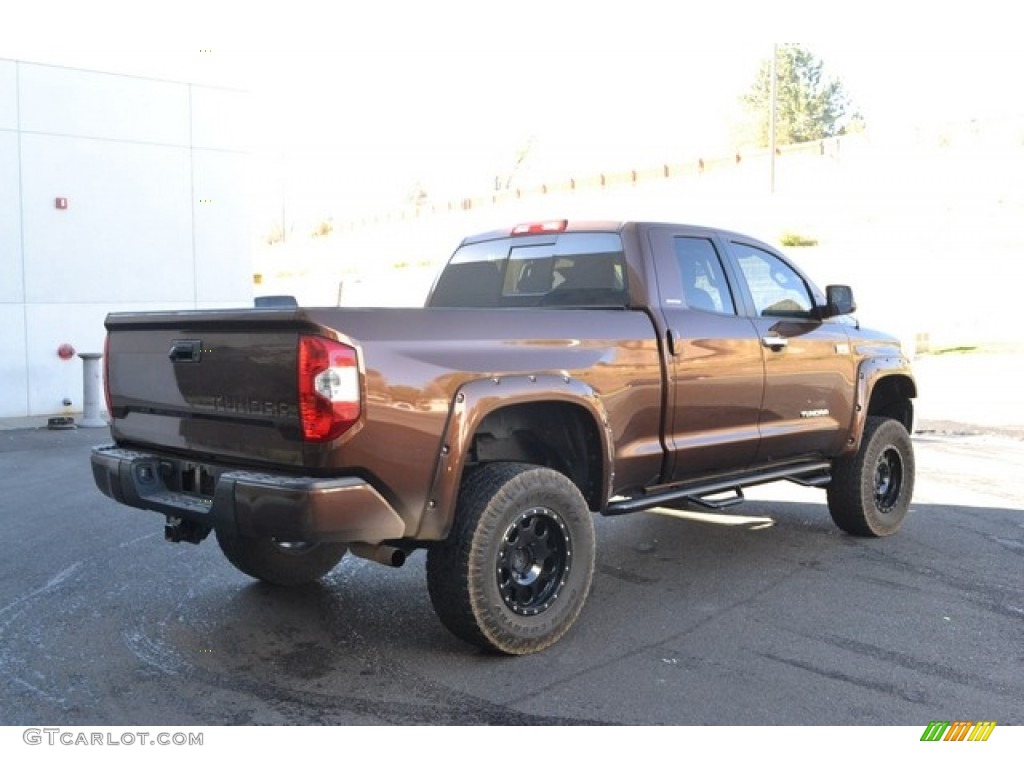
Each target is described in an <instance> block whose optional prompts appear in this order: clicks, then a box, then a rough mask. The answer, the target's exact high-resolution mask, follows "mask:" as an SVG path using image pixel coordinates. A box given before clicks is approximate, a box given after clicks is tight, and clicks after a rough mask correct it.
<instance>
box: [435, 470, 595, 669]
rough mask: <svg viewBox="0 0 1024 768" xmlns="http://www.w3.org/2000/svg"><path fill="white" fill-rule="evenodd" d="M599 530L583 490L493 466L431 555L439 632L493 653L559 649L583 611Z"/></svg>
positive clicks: (465, 497)
mask: <svg viewBox="0 0 1024 768" xmlns="http://www.w3.org/2000/svg"><path fill="white" fill-rule="evenodd" d="M593 571H594V527H593V521H592V519H591V512H590V510H589V509H588V508H587V503H586V501H585V500H584V499H583V496H582V494H580V492H579V489H578V488H576V486H575V485H574V484H573V483H572V482H571V481H570V480H569V479H568V478H567V477H565V476H564V475H562V474H560V473H558V472H555V471H554V470H551V469H547V468H545V467H537V466H533V465H529V464H511V463H499V464H488V465H486V466H484V467H482V468H480V469H478V470H476V471H475V472H474V473H473V474H471V475H470V476H469V477H468V478H467V480H466V481H465V483H464V484H463V487H462V490H461V492H460V494H459V502H458V508H457V511H456V519H455V523H454V525H453V527H452V530H451V532H450V533H449V535H448V538H447V539H445V540H444V541H442V542H438V543H437V544H435V545H434V546H433V547H431V549H430V551H429V552H428V553H427V587H428V589H429V592H430V599H431V602H432V603H433V605H434V610H435V611H436V612H437V615H438V617H439V618H440V619H441V622H442V623H443V624H444V625H445V626H446V627H447V628H448V629H449V630H450V631H451V632H452V633H454V634H455V635H457V636H458V637H460V638H462V639H463V640H466V641H468V642H470V643H473V644H475V645H478V646H480V647H482V648H486V649H489V650H494V651H499V652H501V653H507V654H515V655H519V654H527V653H535V652H536V651H540V650H543V649H544V648H547V647H548V646H550V645H552V644H553V643H555V642H557V641H558V640H559V639H560V638H561V637H562V636H563V635H564V634H565V633H566V632H568V631H569V628H570V627H571V626H572V624H573V623H574V622H575V620H576V618H577V617H578V616H579V614H580V611H581V610H582V609H583V604H584V602H585V601H586V598H587V593H588V592H589V590H590V584H591V580H592V578H593Z"/></svg>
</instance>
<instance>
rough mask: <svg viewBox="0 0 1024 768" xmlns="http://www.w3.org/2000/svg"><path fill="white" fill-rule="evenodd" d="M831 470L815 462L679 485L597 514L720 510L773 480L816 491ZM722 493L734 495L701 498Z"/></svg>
mask: <svg viewBox="0 0 1024 768" xmlns="http://www.w3.org/2000/svg"><path fill="white" fill-rule="evenodd" d="M831 468H832V464H831V463H830V462H828V461H818V462H812V463H808V464H800V465H796V466H789V467H779V468H776V469H767V470H762V471H760V472H752V473H750V474H749V475H738V476H734V477H728V478H722V479H720V480H712V481H711V482H707V483H702V484H699V485H681V486H679V487H677V488H671V489H669V490H667V491H660V492H658V493H652V494H648V495H645V496H633V497H631V498H628V499H619V500H616V501H612V502H610V503H609V504H608V506H607V507H605V509H603V510H602V511H601V514H602V515H605V516H608V517H611V516H614V515H626V514H629V513H630V512H642V511H644V510H645V509H652V508H654V507H665V506H671V505H672V504H678V503H680V502H690V503H693V504H697V505H699V506H702V507H705V508H708V509H722V508H724V507H731V506H733V505H734V504H739V503H740V502H741V501H743V491H742V490H741V489H743V488H750V487H752V486H755V485H764V484H765V483H774V482H775V481H776V480H789V481H790V482H793V483H797V484H799V485H806V486H813V487H816V488H820V487H821V486H823V485H828V483H829V482H830V481H831V480H832V477H831V475H830V474H829V470H831ZM726 491H733V492H734V493H735V495H734V496H732V497H731V498H727V499H706V498H704V497H706V496H712V495H714V494H716V493H725V492H726Z"/></svg>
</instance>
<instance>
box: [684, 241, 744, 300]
mask: <svg viewBox="0 0 1024 768" xmlns="http://www.w3.org/2000/svg"><path fill="white" fill-rule="evenodd" d="M672 246H673V250H674V251H675V255H676V263H677V265H678V267H679V277H680V279H681V281H682V287H683V297H684V299H685V300H686V305H687V306H688V307H689V308H690V309H701V310H704V311H706V312H719V313H721V314H725V315H734V314H736V306H735V304H734V303H733V299H732V292H731V291H730V290H729V281H728V280H727V279H726V276H725V270H724V269H723V268H722V260H721V259H720V258H719V257H718V252H717V251H716V250H715V246H714V244H713V243H712V242H711V241H710V240H708V239H707V238H704V237H674V238H672Z"/></svg>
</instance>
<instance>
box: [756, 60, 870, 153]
mask: <svg viewBox="0 0 1024 768" xmlns="http://www.w3.org/2000/svg"><path fill="white" fill-rule="evenodd" d="M775 56H776V59H775V60H776V65H775V67H776V78H777V80H776V82H777V91H778V93H777V98H776V116H775V121H776V122H775V138H776V143H778V144H797V143H800V142H804V141H818V140H820V139H825V138H828V137H830V136H840V135H842V134H845V133H848V132H849V131H851V130H858V129H861V128H863V122H864V121H863V118H862V117H861V115H860V113H859V112H858V111H857V110H856V108H855V107H854V106H853V104H852V102H851V101H850V99H849V97H848V96H847V95H846V92H845V90H844V89H843V86H842V83H840V82H839V80H837V79H835V78H827V77H826V76H825V74H824V65H823V64H822V62H821V60H820V59H818V58H816V57H815V56H814V55H813V54H812V53H811V52H810V51H808V50H806V49H805V48H802V47H801V46H800V45H797V44H793V43H787V44H785V45H780V46H778V47H777V48H776V51H775ZM771 71H772V65H771V58H770V57H769V58H766V59H765V60H764V61H763V62H762V63H761V68H760V71H759V72H758V74H757V78H756V79H755V80H754V83H753V85H752V86H751V89H750V92H749V93H747V94H746V95H745V96H744V97H743V99H742V100H743V104H744V106H745V107H746V108H747V110H748V111H749V114H750V132H751V133H752V134H753V140H754V141H755V142H756V143H757V144H758V145H759V146H762V147H767V146H768V144H769V141H770V130H771V128H770V117H771V100H772V96H771V92H772V88H771Z"/></svg>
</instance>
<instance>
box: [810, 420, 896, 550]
mask: <svg viewBox="0 0 1024 768" xmlns="http://www.w3.org/2000/svg"><path fill="white" fill-rule="evenodd" d="M913 493H914V448H913V446H912V444H911V442H910V435H909V434H908V433H907V430H906V427H904V426H903V424H901V423H900V422H898V421H896V420H894V419H887V418H883V417H881V416H869V417H868V419H867V423H866V424H865V425H864V435H863V437H862V438H861V444H860V450H859V451H858V452H857V453H856V454H854V455H853V456H848V457H845V458H842V459H838V460H837V461H836V462H835V464H834V466H833V468H832V482H831V483H830V484H829V486H828V511H829V512H830V513H831V515H832V519H833V520H834V521H835V524H836V525H838V526H839V527H840V528H841V529H842V530H844V531H846V532H847V533H851V534H853V535H855V536H888V535H890V534H893V533H895V532H896V531H897V530H898V529H899V527H900V526H901V525H902V524H903V520H904V518H906V516H907V510H909V509H910V499H911V496H912V495H913Z"/></svg>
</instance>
